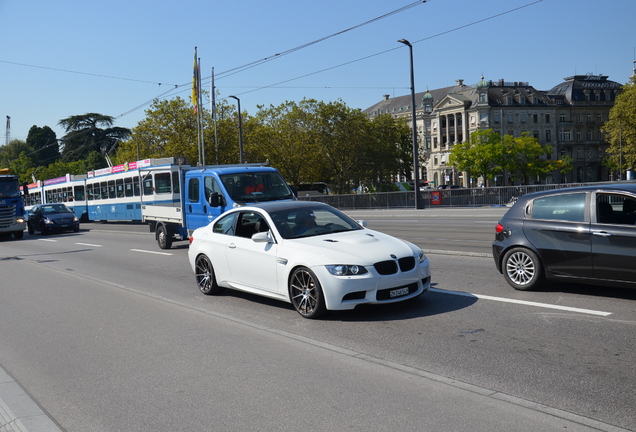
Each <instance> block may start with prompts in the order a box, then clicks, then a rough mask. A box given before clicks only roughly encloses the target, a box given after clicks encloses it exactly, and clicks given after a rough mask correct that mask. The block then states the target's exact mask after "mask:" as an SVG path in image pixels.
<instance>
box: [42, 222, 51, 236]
mask: <svg viewBox="0 0 636 432" xmlns="http://www.w3.org/2000/svg"><path fill="white" fill-rule="evenodd" d="M40 234H42V235H48V234H49V227H47V226H46V224H45V223H44V222H42V223H41V224H40Z"/></svg>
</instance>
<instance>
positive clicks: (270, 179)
mask: <svg viewBox="0 0 636 432" xmlns="http://www.w3.org/2000/svg"><path fill="white" fill-rule="evenodd" d="M220 177H221V181H222V182H223V186H225V189H226V190H227V192H228V193H229V194H230V197H232V199H233V200H234V201H235V202H237V203H248V202H250V203H252V202H263V201H276V200H281V199H292V198H293V197H294V195H293V193H292V191H291V189H290V188H289V186H287V183H285V180H283V177H282V176H281V175H280V174H279V173H278V172H274V171H265V172H251V173H249V174H245V173H237V174H223V175H221V176H220Z"/></svg>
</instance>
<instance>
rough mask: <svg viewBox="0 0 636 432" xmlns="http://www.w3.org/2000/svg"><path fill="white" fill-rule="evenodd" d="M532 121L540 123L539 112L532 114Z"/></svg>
mask: <svg viewBox="0 0 636 432" xmlns="http://www.w3.org/2000/svg"><path fill="white" fill-rule="evenodd" d="M532 121H534V122H535V123H539V114H532Z"/></svg>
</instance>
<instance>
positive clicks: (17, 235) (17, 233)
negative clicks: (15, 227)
mask: <svg viewBox="0 0 636 432" xmlns="http://www.w3.org/2000/svg"><path fill="white" fill-rule="evenodd" d="M13 237H15V238H16V239H17V240H20V239H21V238H22V237H24V231H14V232H13Z"/></svg>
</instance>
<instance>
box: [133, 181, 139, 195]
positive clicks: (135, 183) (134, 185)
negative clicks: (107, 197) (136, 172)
mask: <svg viewBox="0 0 636 432" xmlns="http://www.w3.org/2000/svg"><path fill="white" fill-rule="evenodd" d="M133 191H134V192H135V196H139V195H140V191H139V176H135V177H133Z"/></svg>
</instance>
